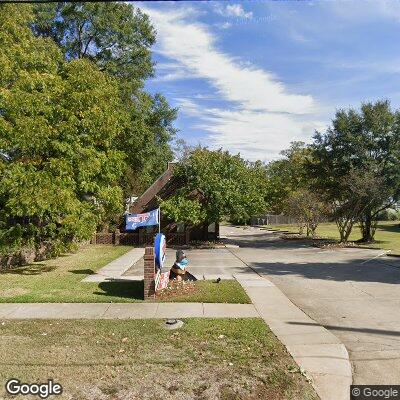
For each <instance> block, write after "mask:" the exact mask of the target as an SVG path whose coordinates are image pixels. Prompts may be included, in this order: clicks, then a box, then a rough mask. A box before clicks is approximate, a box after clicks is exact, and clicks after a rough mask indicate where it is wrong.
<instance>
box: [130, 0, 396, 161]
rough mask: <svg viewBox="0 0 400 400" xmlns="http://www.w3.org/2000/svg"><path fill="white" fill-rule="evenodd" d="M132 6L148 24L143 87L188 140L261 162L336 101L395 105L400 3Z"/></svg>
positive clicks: (305, 135)
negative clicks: (160, 97) (149, 60)
mask: <svg viewBox="0 0 400 400" xmlns="http://www.w3.org/2000/svg"><path fill="white" fill-rule="evenodd" d="M136 4H137V5H138V6H139V7H140V8H141V9H142V10H143V11H145V12H146V13H147V14H149V16H150V18H151V20H152V23H153V25H154V27H155V28H156V30H157V44H156V45H155V46H154V48H153V51H154V60H155V61H156V63H157V65H156V76H155V78H153V79H151V80H149V81H148V82H147V84H146V87H147V89H148V90H149V91H151V92H160V93H162V94H164V95H165V96H166V97H167V99H168V100H169V102H170V103H171V105H173V106H176V107H179V116H178V119H177V121H176V126H177V128H178V129H179V133H178V137H180V138H183V139H185V140H186V141H187V142H188V143H190V144H198V143H201V144H202V145H205V146H208V147H210V148H219V147H222V148H224V149H227V150H229V151H231V152H232V153H239V152H240V153H241V154H242V156H243V157H245V158H248V159H251V160H255V159H261V160H263V161H268V160H271V159H275V158H277V157H278V156H279V151H280V150H282V149H285V148H287V147H288V146H289V144H290V142H291V141H293V140H304V141H306V142H307V141H310V140H311V138H312V135H313V133H314V131H315V129H318V130H323V129H325V128H326V126H327V125H328V124H329V123H330V120H331V119H332V118H333V116H334V113H335V110H336V109H337V108H341V107H350V106H353V107H358V106H359V105H360V103H361V102H363V101H374V100H378V99H382V98H387V99H389V100H391V102H392V106H393V107H395V108H397V107H399V105H400V91H399V88H400V64H399V61H400V40H399V39H400V1H396V0H393V1H383V0H382V1H319V2H306V1H303V2H300V1H273V2H272V1H269V2H267V1H255V0H252V1H207V2H206V1H204V2H194V1H188V2H185V1H180V2H151V1H149V2H145V3H144V2H143V3H136Z"/></svg>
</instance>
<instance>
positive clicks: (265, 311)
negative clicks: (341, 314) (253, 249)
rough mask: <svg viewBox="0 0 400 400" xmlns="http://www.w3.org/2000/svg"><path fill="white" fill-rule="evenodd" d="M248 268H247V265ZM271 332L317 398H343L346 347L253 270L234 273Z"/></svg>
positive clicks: (347, 365)
mask: <svg viewBox="0 0 400 400" xmlns="http://www.w3.org/2000/svg"><path fill="white" fill-rule="evenodd" d="M249 271H251V270H250V269H249ZM235 277H236V279H237V280H238V282H239V283H240V284H241V285H242V286H243V288H244V289H245V291H246V292H247V294H248V295H249V297H250V299H251V300H252V302H253V304H254V306H255V308H256V310H257V311H258V313H259V314H260V316H261V317H262V318H263V319H264V321H265V322H266V323H267V324H268V325H269V327H270V329H271V330H272V332H273V333H274V334H275V335H276V336H277V337H278V339H279V340H280V341H281V342H282V343H283V344H284V345H285V346H286V348H287V350H288V351H289V353H290V354H291V355H292V357H293V358H294V360H295V361H296V363H297V364H298V365H299V367H300V368H301V369H303V370H304V371H305V373H306V374H307V376H308V377H309V378H311V381H312V385H313V386H314V388H315V391H316V392H317V393H318V395H319V397H320V398H321V400H347V399H349V393H350V392H349V390H350V385H351V383H352V370H351V364H350V361H349V355H348V353H347V350H346V347H345V346H344V345H343V344H342V343H341V342H340V341H339V339H338V338H337V337H336V336H334V335H333V334H332V333H330V332H329V331H328V330H327V329H325V328H324V327H323V326H321V325H319V324H317V323H315V321H314V320H312V319H311V318H310V317H308V315H306V314H305V313H304V312H303V311H301V310H300V309H299V308H298V307H296V306H295V305H294V304H293V303H292V302H291V301H290V300H289V299H288V298H287V297H286V296H285V295H284V294H283V293H282V292H281V291H280V290H279V289H278V288H277V287H276V286H275V285H274V284H273V283H272V282H271V281H269V280H268V279H266V278H264V277H261V276H259V275H258V274H257V273H255V272H249V273H248V274H247V275H245V274H241V275H236V276H235Z"/></svg>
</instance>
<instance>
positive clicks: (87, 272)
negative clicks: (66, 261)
mask: <svg viewBox="0 0 400 400" xmlns="http://www.w3.org/2000/svg"><path fill="white" fill-rule="evenodd" d="M68 272H72V273H73V274H78V275H93V274H94V273H95V272H94V271H93V270H92V269H70V270H69V271H68Z"/></svg>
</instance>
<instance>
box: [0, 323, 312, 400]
mask: <svg viewBox="0 0 400 400" xmlns="http://www.w3.org/2000/svg"><path fill="white" fill-rule="evenodd" d="M0 339H1V340H0V354H1V355H2V363H1V364H2V367H1V369H0V381H1V382H0V386H1V389H0V393H1V394H0V396H1V395H3V393H4V385H5V382H6V381H7V380H8V379H9V378H10V377H15V378H18V379H21V380H22V381H23V382H30V383H32V382H45V381H47V379H48V378H53V379H54V380H55V381H56V382H58V383H60V384H61V385H62V386H63V389H64V392H63V395H62V397H61V398H74V399H87V400H99V399H100V400H111V399H117V398H118V399H141V400H142V399H143V400H146V399H163V400H172V399H181V400H186V399H198V400H200V399H201V400H211V399H221V400H236V399H240V400H254V399H268V400H278V399H279V400H283V399H292V400H300V399H302V400H307V399H308V400H311V399H317V398H318V397H317V396H316V394H315V392H314V390H313V389H312V387H311V385H310V384H308V383H307V382H306V380H305V378H304V377H303V376H302V375H301V374H300V373H299V371H298V368H297V367H296V364H295V363H294V361H293V359H292V358H291V357H290V355H289V354H288V353H287V352H286V350H285V349H284V347H283V345H282V344H281V343H280V342H279V341H278V339H276V337H275V336H274V335H273V334H272V332H271V331H270V330H269V329H268V327H267V326H266V325H265V324H264V322H263V321H262V320H261V319H207V320H205V319H186V320H185V324H184V326H183V327H182V328H181V329H179V330H175V331H168V330H165V329H164V328H163V327H162V321H160V320H126V321H119V320H112V321H108V320H86V321H83V320H72V321H71V320H69V321H68V320H65V321H54V320H53V321H46V320H45V321H42V320H40V321H39V320H36V321H5V322H4V323H2V324H1V325H0Z"/></svg>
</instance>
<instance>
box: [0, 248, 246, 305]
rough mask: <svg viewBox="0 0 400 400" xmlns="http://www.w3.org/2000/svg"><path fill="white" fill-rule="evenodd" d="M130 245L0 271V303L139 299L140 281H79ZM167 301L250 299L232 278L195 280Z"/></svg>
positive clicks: (92, 301)
mask: <svg viewBox="0 0 400 400" xmlns="http://www.w3.org/2000/svg"><path fill="white" fill-rule="evenodd" d="M131 248H132V247H129V246H107V245H90V246H85V247H82V248H81V249H80V250H79V251H78V252H77V253H74V254H67V255H64V256H61V257H58V258H56V259H53V260H46V261H43V262H39V263H34V264H31V265H29V266H27V267H21V268H16V269H11V270H6V271H3V272H2V273H0V303H46V302H50V303H108V302H114V303H116V302H121V303H122V302H139V301H143V282H101V283H86V282H85V283H83V282H81V280H82V279H83V278H84V277H85V276H87V275H89V274H92V273H94V272H96V271H97V270H98V269H100V268H102V267H103V266H105V265H106V264H108V263H109V262H110V261H112V260H114V259H115V258H117V257H119V256H121V255H122V254H124V253H125V252H127V251H128V250H130V249H131ZM168 301H181V302H182V301H189V302H205V303H250V299H249V298H248V297H247V295H246V293H245V292H244V290H243V289H242V287H241V286H240V284H239V283H237V282H236V281H222V282H221V283H219V284H215V283H213V282H209V281H198V282H196V290H195V292H194V293H192V294H191V295H186V296H179V297H176V298H172V299H170V300H168Z"/></svg>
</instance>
